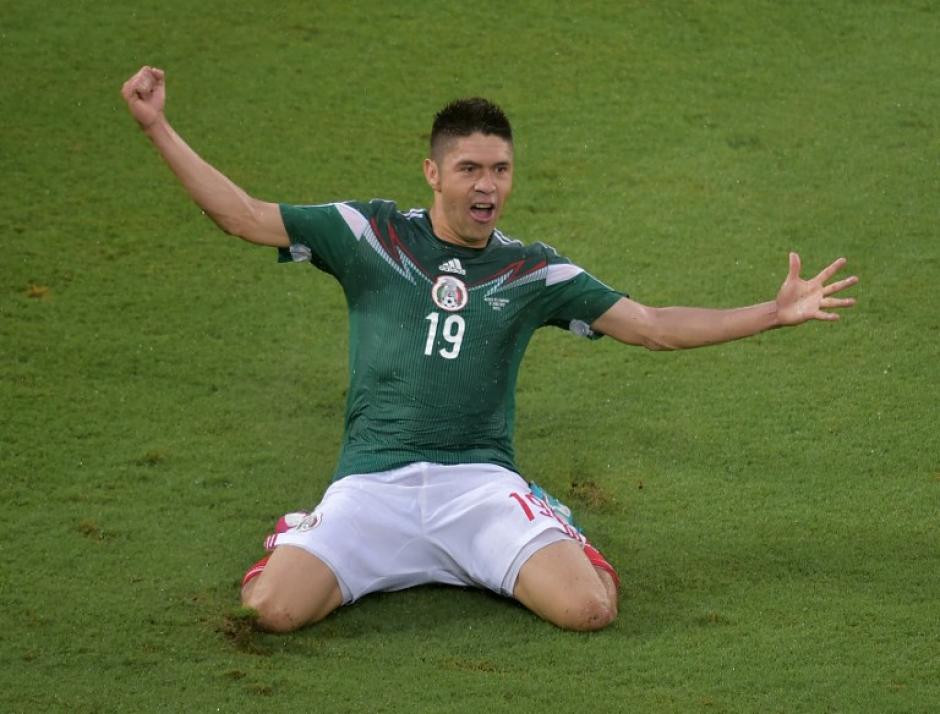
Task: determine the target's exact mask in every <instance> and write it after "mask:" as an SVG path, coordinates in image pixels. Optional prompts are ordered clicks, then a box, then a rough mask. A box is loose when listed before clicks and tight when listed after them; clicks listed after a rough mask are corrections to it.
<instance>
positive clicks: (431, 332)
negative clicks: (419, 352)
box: [424, 312, 467, 359]
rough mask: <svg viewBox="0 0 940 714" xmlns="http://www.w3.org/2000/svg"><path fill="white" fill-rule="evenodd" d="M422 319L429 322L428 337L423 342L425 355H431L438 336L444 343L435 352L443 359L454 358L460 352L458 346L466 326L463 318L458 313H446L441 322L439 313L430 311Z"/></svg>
mask: <svg viewBox="0 0 940 714" xmlns="http://www.w3.org/2000/svg"><path fill="white" fill-rule="evenodd" d="M424 319H425V320H427V321H428V322H429V323H430V324H429V325H428V339H427V341H426V342H425V343H424V354H425V356H427V357H431V356H432V355H433V354H434V348H435V347H437V345H438V344H439V341H438V337H440V340H441V341H442V342H443V343H444V345H443V347H441V348H440V349H439V350H437V353H438V354H439V355H440V356H441V357H443V358H444V359H455V358H456V357H457V355H459V354H460V347H461V346H462V345H463V333H464V330H465V329H466V327H467V324H466V323H465V322H464V319H463V318H462V317H461V316H460V315H448V316H447V317H446V318H445V319H444V322H443V323H441V315H440V313H438V312H432V313H431V314H429V315H428V316H427V317H425V318H424ZM438 328H440V329H438Z"/></svg>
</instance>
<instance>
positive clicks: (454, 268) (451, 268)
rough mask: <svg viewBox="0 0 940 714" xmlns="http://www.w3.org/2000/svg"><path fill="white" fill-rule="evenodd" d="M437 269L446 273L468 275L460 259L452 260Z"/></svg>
mask: <svg viewBox="0 0 940 714" xmlns="http://www.w3.org/2000/svg"><path fill="white" fill-rule="evenodd" d="M437 269H438V270H440V271H441V272H444V273H457V275H466V274H467V271H466V270H464V269H463V266H462V265H461V264H460V260H459V259H458V258H451V259H450V260H448V261H447V262H445V263H441V264H440V265H438V266H437Z"/></svg>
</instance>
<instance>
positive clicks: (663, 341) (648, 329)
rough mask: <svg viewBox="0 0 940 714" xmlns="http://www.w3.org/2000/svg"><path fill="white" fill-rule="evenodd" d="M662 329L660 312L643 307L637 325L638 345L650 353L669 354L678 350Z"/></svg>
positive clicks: (662, 323) (662, 322)
mask: <svg viewBox="0 0 940 714" xmlns="http://www.w3.org/2000/svg"><path fill="white" fill-rule="evenodd" d="M664 328H665V326H664V320H663V319H662V318H661V312H660V310H659V309H658V308H655V307H648V306H645V305H644V306H643V309H642V310H641V311H640V320H639V323H638V325H637V332H638V333H639V335H640V345H641V346H642V347H645V348H646V349H648V350H650V351H651V352H670V351H672V350H676V349H679V347H678V345H676V344H675V343H674V342H673V341H672V340H671V339H670V337H669V335H668V334H667V333H666V331H665V329H664Z"/></svg>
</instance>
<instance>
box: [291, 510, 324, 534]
mask: <svg viewBox="0 0 940 714" xmlns="http://www.w3.org/2000/svg"><path fill="white" fill-rule="evenodd" d="M321 521H323V514H322V513H320V511H313V512H312V513H308V514H307V515H306V516H304V519H303V520H302V521H301V522H300V523H298V524H297V530H299V531H309V530H313V529H314V528H316V527H317V526H318V525H320V523H321Z"/></svg>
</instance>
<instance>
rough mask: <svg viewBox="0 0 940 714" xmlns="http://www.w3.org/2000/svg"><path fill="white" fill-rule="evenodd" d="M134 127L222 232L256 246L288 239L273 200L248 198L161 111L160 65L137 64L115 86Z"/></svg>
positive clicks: (283, 242) (284, 242) (163, 85)
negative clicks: (172, 125) (136, 69)
mask: <svg viewBox="0 0 940 714" xmlns="http://www.w3.org/2000/svg"><path fill="white" fill-rule="evenodd" d="M121 94H122V95H123V96H124V101H126V102H127V107H128V109H129V110H130V112H131V115H132V116H133V117H134V119H136V120H137V123H138V124H139V125H140V128H141V129H142V130H143V132H144V133H145V134H146V135H147V137H148V138H149V139H150V141H151V142H153V145H154V146H155V147H156V149H157V151H159V152H160V155H161V156H162V157H163V159H164V160H165V161H166V163H167V164H168V165H169V167H170V169H172V171H173V173H174V174H176V176H177V178H178V179H179V180H180V182H181V183H182V184H183V187H184V188H185V189H186V191H187V192H188V193H189V195H190V196H192V198H193V200H194V201H195V202H196V203H197V204H198V205H199V207H200V208H202V210H204V211H205V212H206V214H207V215H208V216H209V217H210V218H211V219H212V220H213V221H215V223H216V225H218V226H219V228H221V229H222V230H223V231H225V232H226V233H230V234H231V235H235V236H239V237H240V238H244V239H245V240H247V241H250V242H252V243H258V244H260V245H273V246H284V247H286V246H287V245H289V244H290V241H289V239H288V237H287V232H286V231H285V229H284V222H283V221H282V220H281V213H280V210H279V208H278V205H277V204H276V203H267V202H265V201H259V200H258V199H256V198H252V197H251V196H249V195H248V194H247V193H245V191H243V190H242V189H241V188H239V187H238V186H236V185H235V184H234V183H233V182H232V181H230V180H229V179H228V178H227V177H226V176H224V175H223V174H222V173H221V172H219V171H218V170H216V169H215V168H213V167H212V166H211V165H210V164H208V163H207V162H206V161H205V160H203V159H202V157H200V156H199V154H197V153H196V152H195V151H193V150H192V149H191V148H190V147H189V145H188V144H187V143H186V142H185V141H183V139H182V138H181V137H180V135H179V134H177V133H176V132H175V131H174V130H173V127H171V126H170V123H169V122H168V121H167V119H166V116H164V113H163V107H164V104H165V101H166V83H165V81H164V73H163V70H160V69H156V68H154V67H141V68H140V70H139V71H138V72H137V73H136V74H135V75H134V76H133V77H131V78H130V79H128V80H127V81H126V82H125V83H124V86H123V87H122V88H121Z"/></svg>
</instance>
